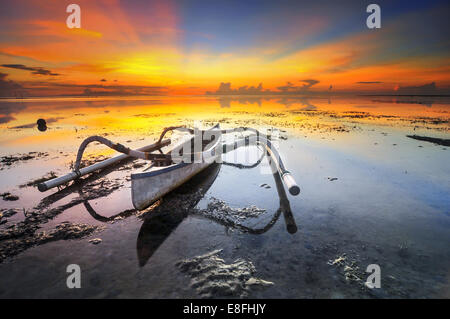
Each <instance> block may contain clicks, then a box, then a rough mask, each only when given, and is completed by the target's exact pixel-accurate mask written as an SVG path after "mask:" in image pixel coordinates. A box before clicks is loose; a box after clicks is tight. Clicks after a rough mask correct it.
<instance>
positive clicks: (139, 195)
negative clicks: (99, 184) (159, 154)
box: [131, 139, 222, 210]
mask: <svg viewBox="0 0 450 319" xmlns="http://www.w3.org/2000/svg"><path fill="white" fill-rule="evenodd" d="M221 147H222V144H221V140H220V139H218V140H217V141H216V142H215V144H214V145H213V146H212V147H210V148H209V149H208V150H205V151H203V152H202V153H198V154H195V159H194V161H193V163H184V162H181V163H178V164H174V165H170V166H167V167H158V168H153V169H152V170H150V171H148V172H141V173H135V174H131V199H132V202H133V206H134V208H136V209H138V210H143V209H145V208H147V207H148V206H150V205H151V204H152V203H153V202H155V201H156V200H157V199H159V198H161V197H162V196H164V195H166V194H167V193H169V192H170V191H172V190H174V189H175V188H177V187H179V186H181V185H182V184H184V183H185V182H187V181H188V180H190V179H191V178H192V177H194V176H195V175H197V174H198V173H200V172H201V171H203V170H204V169H205V168H207V167H208V166H210V165H211V164H213V163H214V162H216V160H217V158H218V157H219V156H220V155H221Z"/></svg>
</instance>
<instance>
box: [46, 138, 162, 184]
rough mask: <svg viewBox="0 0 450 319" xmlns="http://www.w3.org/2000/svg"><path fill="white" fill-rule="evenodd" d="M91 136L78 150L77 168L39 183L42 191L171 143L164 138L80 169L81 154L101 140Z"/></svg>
mask: <svg viewBox="0 0 450 319" xmlns="http://www.w3.org/2000/svg"><path fill="white" fill-rule="evenodd" d="M91 138H92V137H91ZM91 138H88V139H86V140H85V141H87V142H86V144H82V146H83V145H84V147H82V146H80V149H79V151H78V155H79V156H77V162H76V163H75V170H74V171H73V172H70V173H69V174H66V175H63V176H60V177H57V178H54V179H51V180H48V181H46V182H42V183H39V184H38V189H39V190H40V191H41V192H45V191H46V190H48V189H50V188H53V187H56V186H60V185H63V184H66V183H68V182H70V181H73V180H75V179H77V178H79V177H81V176H84V175H87V174H90V173H92V172H95V171H97V170H100V169H103V168H105V167H108V166H111V165H113V164H116V163H118V162H120V161H123V160H124V159H127V158H129V157H132V156H133V155H135V154H134V153H135V152H140V153H148V152H152V151H155V150H158V149H161V148H163V147H164V146H167V145H169V144H170V139H165V140H162V141H160V142H157V143H153V144H150V145H147V146H144V147H141V148H138V149H137V150H130V151H132V152H133V153H132V154H129V153H130V152H128V153H127V152H122V153H123V154H121V155H118V156H115V157H112V158H109V159H107V160H104V161H101V162H98V163H95V164H93V165H90V166H86V167H83V168H81V169H80V168H79V165H80V162H81V156H82V154H83V151H84V149H85V148H86V146H87V144H89V143H91V142H93V141H99V140H97V139H93V138H92V139H91ZM104 140H106V139H104ZM107 141H108V142H109V143H110V144H113V145H120V144H114V143H112V142H111V141H109V140H107ZM106 145H107V144H106ZM108 146H109V145H108ZM110 147H111V146H110ZM122 147H123V146H122ZM111 148H113V147H111ZM114 149H116V150H118V151H119V149H121V147H120V146H119V148H118V149H117V147H116V148H114ZM80 154H81V155H80Z"/></svg>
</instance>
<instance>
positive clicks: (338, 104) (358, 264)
mask: <svg viewBox="0 0 450 319" xmlns="http://www.w3.org/2000/svg"><path fill="white" fill-rule="evenodd" d="M419 102H420V103H419ZM1 103H3V104H4V105H5V103H10V104H8V105H9V106H11V105H12V104H14V103H19V104H20V106H21V107H20V108H16V109H17V110H20V111H18V112H17V113H16V114H14V117H15V118H16V120H15V121H13V122H11V123H6V124H2V129H3V132H4V134H2V136H1V138H0V150H1V151H2V152H1V164H0V165H1V166H0V176H1V179H0V194H2V197H1V198H0V208H1V212H0V214H1V218H0V283H1V284H0V298H17V297H31V298H49V297H50V298H52V297H61V298H73V297H83V298H104V297H107V298H128V297H136V298H204V297H208V298H224V297H227V298H228V297H232V298H245V297H249V298H258V297H267V298H430V297H447V298H448V297H449V296H450V292H449V285H450V249H449V248H448V243H449V242H450V227H449V226H450V196H449V195H450V178H449V177H450V168H449V166H448V162H450V155H449V150H448V148H447V147H446V146H444V145H436V144H433V143H430V142H428V141H426V140H425V141H424V140H417V139H411V138H409V137H407V135H417V136H422V137H428V138H434V139H441V140H446V139H447V140H448V138H449V136H450V135H449V129H450V124H449V117H450V112H449V111H450V103H449V101H446V100H445V99H442V98H440V99H434V100H432V101H431V100H429V99H427V100H426V101H418V100H417V98H416V99H409V100H408V99H398V100H393V99H392V98H383V99H381V97H379V98H374V97H364V98H362V97H358V98H352V99H348V98H347V99H343V98H336V99H334V100H333V99H331V100H330V99H328V98H319V97H317V98H310V99H305V98H297V99H295V98H289V99H282V98H280V97H277V98H272V99H271V98H267V97H264V98H258V97H252V98H250V97H240V98H232V97H208V98H199V97H195V98H183V99H176V98H174V99H170V98H147V99H143V98H136V99H131V100H125V99H117V100H113V99H87V100H80V99H61V100H57V99H55V100H30V101H27V100H25V101H19V102H17V101H1ZM49 105H50V107H49ZM7 109H8V110H10V109H12V108H11V107H8V108H7ZM49 109H50V110H51V111H48V110H49ZM49 112H50V113H51V114H49ZM43 114H44V115H46V116H47V117H50V118H54V119H57V120H55V121H47V123H48V129H47V131H45V132H40V131H38V129H37V126H36V127H34V126H32V125H27V124H29V123H32V122H33V121H34V120H33V119H34V118H36V119H37V118H42V117H43ZM196 120H202V123H203V124H204V125H208V124H212V123H215V122H221V124H222V126H224V127H236V126H252V127H257V128H261V129H268V128H270V129H271V130H273V132H276V134H274V135H276V137H275V138H276V142H277V144H278V147H279V149H280V152H281V154H282V156H283V158H284V159H285V162H286V164H287V166H288V168H289V169H290V171H291V172H292V174H293V175H294V176H295V178H296V180H297V181H298V183H299V185H300V188H301V190H302V192H301V193H300V195H299V196H297V197H292V196H291V195H287V196H285V195H283V190H282V188H281V189H280V187H279V185H278V184H277V179H276V177H274V176H273V175H272V174H271V173H270V172H269V170H268V164H267V160H266V159H265V157H263V158H262V159H261V156H260V155H261V154H260V152H259V151H258V150H257V149H256V148H254V149H252V150H251V151H250V153H245V152H243V151H242V152H241V151H237V152H233V153H230V154H228V155H227V156H225V158H224V159H225V161H226V162H227V163H225V164H222V165H218V166H216V167H214V168H213V169H211V170H209V171H208V172H206V173H205V174H204V175H202V176H200V177H199V178H197V179H195V180H194V181H192V182H191V183H189V184H187V185H184V186H183V187H182V188H180V189H178V190H177V191H176V192H173V193H171V194H169V195H168V196H166V197H165V198H163V199H162V200H160V201H158V202H157V203H155V204H154V205H153V206H152V207H151V208H150V209H147V210H146V211H144V212H138V211H135V210H134V209H133V208H132V205H131V198H130V173H131V172H132V171H133V170H136V169H140V168H142V167H143V166H144V165H145V163H144V162H143V161H139V160H138V161H128V162H126V163H124V165H122V166H120V167H116V168H112V169H110V170H107V171H105V172H103V173H102V174H100V175H99V176H95V177H88V178H86V180H85V181H84V182H83V183H79V184H76V185H72V186H70V187H68V188H66V189H63V190H61V191H59V192H58V190H50V191H48V192H46V193H40V192H39V191H38V190H37V189H36V188H35V185H36V182H37V181H41V180H45V179H47V178H50V177H52V176H55V175H57V176H59V175H61V174H64V173H66V172H68V171H69V170H70V167H71V165H73V161H74V160H75V153H76V150H77V148H78V145H79V144H80V143H81V141H82V140H83V139H84V138H85V137H87V136H89V135H93V134H98V135H107V136H108V138H110V139H112V140H114V141H117V142H120V143H123V144H127V145H130V146H133V147H139V146H142V145H145V144H149V143H151V142H152V141H153V140H154V139H155V138H156V137H157V135H158V133H159V132H160V130H161V129H162V128H163V127H165V126H169V125H172V124H177V123H183V124H189V125H193V124H194V123H195V121H196ZM24 125H25V128H24V127H23V126H24ZM87 155H88V157H87V158H86V162H85V164H90V163H93V162H96V161H99V160H102V159H105V158H107V157H110V156H113V155H114V153H113V152H111V151H107V150H105V149H104V148H102V147H98V146H94V147H92V148H90V149H88V154H87ZM260 159H261V161H260V163H259V165H256V163H257V162H258V161H259V160H260ZM233 164H236V165H233ZM3 195H4V196H3ZM11 196H12V197H11ZM8 198H10V199H11V198H12V199H13V200H8ZM286 201H287V202H286ZM293 225H295V226H294V227H293ZM94 239H95V240H94ZM97 239H99V240H97ZM205 256H206V257H205ZM73 263H75V264H79V265H80V267H81V271H82V289H72V290H71V289H68V288H67V287H66V278H67V275H68V274H67V273H66V267H67V265H69V264H73ZM193 264H195V265H200V267H201V268H202V267H204V268H205V269H207V270H205V271H198V272H196V271H192V268H191V267H190V266H183V265H193ZM369 264H378V265H380V267H381V273H382V280H381V285H382V287H381V288H380V289H369V288H367V287H366V286H365V285H364V282H365V280H366V278H367V276H368V275H369V274H367V273H366V272H365V270H366V267H367V266H368V265H369ZM211 267H212V269H211ZM194 269H195V268H194ZM219 274H220V275H219Z"/></svg>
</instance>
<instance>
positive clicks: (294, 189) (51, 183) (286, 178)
mask: <svg viewBox="0 0 450 319" xmlns="http://www.w3.org/2000/svg"><path fill="white" fill-rule="evenodd" d="M174 130H178V131H182V132H188V133H191V134H195V133H196V132H201V133H202V136H204V135H209V136H218V135H219V136H220V135H221V134H227V133H237V132H244V131H249V132H252V133H254V134H253V135H249V136H246V137H245V138H243V139H241V140H239V141H237V142H234V143H232V144H228V145H223V153H225V152H227V151H230V150H233V149H236V148H238V147H240V146H246V145H250V144H259V145H263V146H264V147H265V149H266V151H267V153H268V155H270V158H271V160H272V161H273V163H274V164H275V167H276V169H277V170H278V172H279V173H280V176H281V179H282V181H283V182H284V184H285V185H286V187H287V188H288V190H289V193H291V194H292V195H298V194H299V193H300V187H299V186H298V185H297V183H296V182H295V180H294V178H293V177H292V175H291V173H290V172H289V171H288V170H287V169H286V167H285V165H284V163H283V160H282V159H281V156H280V154H279V153H278V150H277V149H276V148H275V147H274V146H273V145H272V143H271V141H270V139H269V138H268V137H267V136H266V135H264V134H262V133H260V132H259V131H258V130H256V129H254V128H250V127H239V128H233V129H214V128H213V129H210V130H207V131H201V130H194V129H189V128H186V127H180V126H173V127H168V128H165V129H164V130H163V132H162V133H161V135H160V138H159V140H158V141H157V142H156V143H154V144H151V145H148V146H145V147H142V148H139V149H137V150H132V149H130V148H128V147H126V146H124V145H122V144H119V143H114V142H112V141H111V140H109V139H106V138H104V137H101V136H91V137H88V138H87V139H85V140H84V141H83V143H82V144H81V145H80V148H79V150H78V153H77V159H76V161H75V165H74V170H73V171H72V172H71V173H69V174H66V175H64V176H61V177H57V178H54V179H51V180H48V181H45V182H42V183H40V184H38V189H39V190H40V191H41V192H44V191H46V190H48V189H50V188H53V187H57V186H60V185H63V184H66V183H67V182H70V181H72V180H75V179H78V178H79V177H81V176H84V175H86V174H89V173H92V172H95V171H97V170H100V169H103V168H105V167H107V166H110V165H113V164H116V163H118V162H120V161H122V160H124V159H126V158H129V157H134V158H140V159H145V160H151V161H153V162H155V163H161V164H162V165H166V164H164V163H166V162H169V161H171V156H170V155H169V154H155V153H151V152H152V151H155V150H160V149H161V148H163V147H165V146H167V145H169V144H170V142H171V141H170V139H163V138H164V136H165V134H166V133H167V132H169V131H174ZM92 142H99V143H102V144H104V145H106V146H108V147H110V148H112V149H114V150H116V151H118V152H120V153H122V154H121V155H119V156H116V157H113V158H110V159H107V160H104V161H102V162H98V163H95V164H93V165H90V166H87V167H83V168H81V169H80V164H81V159H82V156H83V153H84V150H85V149H86V147H87V146H88V145H89V144H90V143H92ZM271 167H272V166H271Z"/></svg>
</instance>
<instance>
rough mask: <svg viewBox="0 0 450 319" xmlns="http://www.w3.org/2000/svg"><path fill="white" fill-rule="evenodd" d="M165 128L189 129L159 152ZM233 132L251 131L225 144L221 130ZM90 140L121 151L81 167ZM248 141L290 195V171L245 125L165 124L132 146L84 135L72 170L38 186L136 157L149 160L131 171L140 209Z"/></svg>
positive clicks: (264, 138) (267, 141)
mask: <svg viewBox="0 0 450 319" xmlns="http://www.w3.org/2000/svg"><path fill="white" fill-rule="evenodd" d="M169 131H181V132H185V133H189V135H188V136H187V138H185V139H183V140H182V141H181V142H180V143H179V144H177V145H176V146H175V147H173V148H172V149H170V150H169V151H168V152H166V153H163V152H162V148H164V147H166V146H168V145H170V144H171V140H170V139H165V138H164V137H165V135H166V133H167V132H169ZM237 132H241V133H242V132H250V133H251V134H250V135H247V136H245V137H243V138H241V139H239V140H237V141H235V142H232V143H229V144H227V143H223V142H222V135H223V134H229V133H237ZM92 142H99V143H101V144H104V145H106V146H108V147H109V148H112V149H114V150H116V151H118V152H119V153H122V154H121V155H119V156H116V157H113V158H110V159H107V160H105V161H102V162H98V163H96V164H93V165H90V166H87V167H83V168H81V167H80V166H81V160H82V157H83V153H84V151H85V149H86V147H87V146H88V145H89V144H90V143H92ZM249 145H260V146H263V147H264V149H265V151H266V153H267V155H268V156H269V158H270V164H271V168H272V170H273V173H275V172H278V173H279V175H280V178H281V180H282V181H283V183H284V184H285V185H286V187H287V188H288V190H289V192H290V193H291V194H292V195H298V194H299V193H300V188H299V187H298V185H297V183H296V182H295V180H294V178H293V177H292V175H291V173H290V172H289V171H288V170H287V169H286V167H285V165H284V163H283V161H282V159H281V156H280V154H279V152H278V150H277V149H276V148H275V147H274V146H273V144H272V143H271V140H270V137H268V136H266V135H264V134H262V133H260V132H259V131H258V130H256V129H253V128H248V127H240V128H233V129H220V127H219V124H217V125H215V126H214V127H212V128H211V129H208V130H199V129H189V128H186V127H180V126H178V127H168V128H166V129H164V130H163V132H162V133H161V135H160V138H159V139H158V141H157V142H156V143H154V144H151V145H148V146H145V147H142V148H139V149H136V150H132V149H130V148H128V147H126V146H124V145H122V144H119V143H114V142H112V141H111V140H109V139H106V138H104V137H101V136H91V137H88V138H86V139H85V140H84V141H83V142H82V143H81V145H80V148H79V150H78V153H77V158H76V161H75V165H74V170H73V171H72V172H71V173H69V174H66V175H64V176H61V177H57V178H54V179H51V180H48V181H45V182H43V183H40V184H39V185H38V189H39V190H40V191H46V190H48V189H50V188H53V187H57V186H61V185H64V184H67V183H68V182H70V181H73V180H77V179H79V178H80V177H81V176H84V175H87V174H90V173H93V172H96V171H98V170H101V169H104V168H106V167H109V166H111V165H114V164H117V163H119V162H121V161H123V160H125V159H129V158H139V159H143V160H147V161H149V162H150V165H149V167H147V168H146V169H144V170H143V171H141V172H136V173H132V174H131V192H132V201H133V205H134V207H135V208H136V209H138V210H143V209H145V208H147V207H148V206H150V205H151V204H152V203H153V202H155V201H156V200H157V199H159V198H161V197H162V196H164V195H166V194H167V193H169V192H170V191H172V190H174V189H175V188H177V187H179V186H180V185H182V184H183V183H185V182H186V181H188V180H189V179H191V178H192V177H193V176H195V175H197V174H198V173H200V172H201V171H203V170H204V169H205V168H207V167H209V166H210V165H211V164H213V163H215V162H219V163H220V162H221V155H222V154H225V153H227V152H230V151H233V150H236V149H237V148H239V147H242V146H249ZM156 151H157V152H156Z"/></svg>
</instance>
